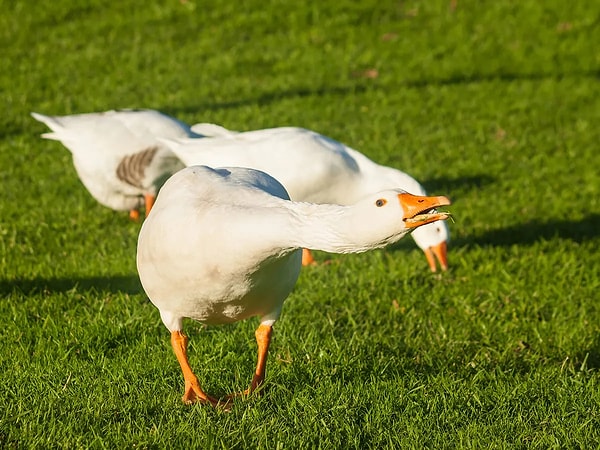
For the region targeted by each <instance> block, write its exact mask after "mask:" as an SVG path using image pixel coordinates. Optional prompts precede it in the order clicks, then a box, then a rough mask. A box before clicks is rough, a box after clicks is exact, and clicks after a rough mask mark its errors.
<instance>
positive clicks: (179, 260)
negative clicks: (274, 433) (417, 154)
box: [137, 166, 450, 406]
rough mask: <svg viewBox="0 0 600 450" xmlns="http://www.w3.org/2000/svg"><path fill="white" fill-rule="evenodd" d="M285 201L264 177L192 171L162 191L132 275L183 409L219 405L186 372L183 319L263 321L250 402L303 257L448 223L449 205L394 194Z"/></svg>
mask: <svg viewBox="0 0 600 450" xmlns="http://www.w3.org/2000/svg"><path fill="white" fill-rule="evenodd" d="M288 198H289V197H288V195H287V193H286V191H285V189H284V188H283V186H282V185H281V184H280V183H279V182H278V181H276V180H275V179H274V178H272V177H271V176H269V175H267V174H266V173H264V172H260V171H256V170H252V169H247V168H221V169H211V168H208V167H205V166H192V167H189V168H187V169H184V170H182V171H180V172H178V173H176V174H175V175H173V176H172V177H171V178H170V179H169V180H168V181H167V182H166V183H165V185H164V186H163V188H162V189H161V191H160V193H159V194H158V198H157V200H156V204H155V205H154V208H153V209H152V211H151V213H150V215H149V216H148V217H147V219H146V220H145V222H144V224H143V225H142V228H141V230H140V235H139V239H138V248H137V267H138V272H139V276H140V280H141V282H142V285H143V287H144V290H145V291H146V293H147V295H148V297H149V298H150V300H151V301H152V303H153V304H154V305H155V306H156V307H157V308H158V309H159V311H160V316H161V319H162V321H163V323H164V324H165V326H166V327H167V328H168V329H169V331H170V332H171V344H172V346H173V350H174V352H175V355H176V357H177V359H178V361H179V363H180V365H181V369H182V372H183V376H184V380H185V393H184V395H183V401H184V402H186V403H189V402H203V403H210V404H212V405H218V404H219V403H220V400H218V399H217V398H215V397H212V396H210V395H208V394H207V393H205V392H204V391H203V390H202V388H201V387H200V383H199V381H198V378H197V377H196V376H195V375H194V372H193V371H192V369H191V367H190V364H189V362H188V358H187V337H186V336H185V335H184V334H183V332H182V326H183V323H182V322H183V319H184V318H192V319H195V320H199V321H203V322H205V323H208V324H223V323H230V322H235V321H239V320H243V319H246V318H249V317H253V316H258V317H259V318H260V326H259V327H258V329H257V330H256V340H257V344H258V361H257V366H256V371H255V374H254V377H253V379H252V382H251V384H250V387H249V388H248V389H247V390H246V391H245V393H249V392H252V391H253V390H254V389H256V388H257V387H258V386H259V385H260V384H261V383H262V382H263V380H264V377H265V367H266V360H267V352H268V348H269V343H270V341H271V333H272V325H273V323H274V322H275V321H276V320H277V319H278V318H279V315H280V313H281V309H282V305H283V302H284V300H285V298H286V297H287V296H288V295H289V293H290V292H291V290H292V288H293V287H294V285H295V283H296V280H297V278H298V274H299V272H300V267H301V250H300V249H301V248H315V249H319V250H324V251H327V252H333V253H356V252H364V251H367V250H370V249H373V248H378V247H383V246H385V245H388V244H391V243H393V242H396V241H398V240H399V239H401V238H402V237H403V236H405V235H406V234H407V233H408V232H409V231H410V230H412V229H414V228H416V227H419V226H420V225H424V224H427V223H431V222H433V221H437V220H441V219H446V218H447V217H448V214H447V213H437V212H435V211H434V212H432V211H431V210H432V208H435V207H438V206H441V205H448V204H450V202H449V200H448V199H447V198H446V197H422V196H414V195H412V194H408V193H406V192H404V191H402V190H399V189H396V190H386V191H383V192H380V193H377V194H374V195H373V194H371V196H369V197H367V198H365V199H363V200H361V201H360V202H359V203H357V204H355V205H352V206H340V205H329V204H312V203H299V202H292V201H289V200H288ZM231 397H232V396H229V397H228V399H230V398H231ZM228 399H226V400H224V401H222V402H224V404H225V406H227V403H228V402H229V400H228Z"/></svg>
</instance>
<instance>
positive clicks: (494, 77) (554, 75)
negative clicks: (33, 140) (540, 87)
mask: <svg viewBox="0 0 600 450" xmlns="http://www.w3.org/2000/svg"><path fill="white" fill-rule="evenodd" d="M564 77H578V78H594V79H596V78H598V77H600V73H599V72H598V71H593V70H590V71H573V72H564V73H563V72H548V73H544V72H539V73H509V72H499V73H489V74H485V73H482V74H474V75H460V74H459V75H452V76H448V77H445V78H435V77H430V78H427V79H417V80H400V81H398V82H378V81H376V80H375V81H374V80H367V81H365V80H362V79H355V82H354V84H348V85H346V86H304V87H301V86H299V87H296V88H292V89H287V90H284V89H282V90H275V91H272V92H266V93H263V94H262V95H258V96H256V97H250V98H245V99H236V100H230V101H227V100H226V101H220V102H210V101H208V102H203V103H200V104H195V105H181V106H180V107H173V106H172V105H169V106H166V105H165V106H164V109H161V111H164V112H165V113H167V114H171V115H174V116H175V117H177V114H178V113H186V114H190V113H193V114H196V113H199V112H203V111H215V110H220V109H231V108H239V107H242V106H250V105H256V106H268V105H270V104H272V103H276V102H279V101H282V100H286V99H290V98H304V97H323V96H342V97H343V96H345V95H348V94H357V93H358V94H362V93H365V92H367V91H391V90H395V89H399V88H404V89H406V88H409V89H424V88H429V87H432V86H434V87H437V86H457V85H467V84H478V83H487V82H492V81H499V82H503V83H512V82H516V81H540V80H546V79H561V78H564Z"/></svg>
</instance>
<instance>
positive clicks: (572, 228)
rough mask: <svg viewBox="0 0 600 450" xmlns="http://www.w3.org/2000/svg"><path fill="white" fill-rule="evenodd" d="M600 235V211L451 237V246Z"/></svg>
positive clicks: (578, 240)
mask: <svg viewBox="0 0 600 450" xmlns="http://www.w3.org/2000/svg"><path fill="white" fill-rule="evenodd" d="M598 237H600V214H597V213H594V214H590V215H588V216H586V217H584V218H583V219H580V220H550V221H547V222H543V221H540V220H532V221H530V222H527V223H521V224H518V225H514V226H510V227H507V228H502V229H495V230H490V231H487V232H485V233H483V234H481V235H478V236H473V237H469V236H467V237H462V238H457V239H454V240H452V241H451V242H452V245H456V246H463V245H477V246H481V247H488V246H492V247H505V246H511V245H531V244H534V243H536V242H539V241H541V240H552V239H561V240H570V241H573V242H576V243H583V242H586V241H589V240H593V239H597V238H598Z"/></svg>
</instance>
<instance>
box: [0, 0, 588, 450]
mask: <svg viewBox="0 0 600 450" xmlns="http://www.w3.org/2000/svg"><path fill="white" fill-rule="evenodd" d="M0 5H1V6H2V11H3V13H2V15H0V44H1V48H2V61H3V63H4V64H3V69H2V70H1V71H0V100H1V104H2V105H3V114H2V115H0V183H1V184H0V186H1V188H0V338H1V341H2V344H3V345H2V347H1V348H0V370H1V371H2V374H3V376H2V377H1V378H0V447H2V448H69V449H72V448H134V447H135V448H269V449H271V448H272V449H276V448H277V449H280V448H281V449H287V448H357V449H358V448H360V449H364V448H543V449H546V448H597V447H598V446H599V445H600V296H599V294H598V292H600V252H599V251H598V249H599V248H600V200H599V199H600V179H599V173H600V172H599V170H600V151H599V150H600V148H599V147H600V126H599V124H600V50H599V47H598V43H599V42H600V26H599V25H600V4H597V3H595V2H584V1H574V2H562V1H558V0H548V1H543V2H542V1H536V0H513V1H508V0H507V1H497V2H492V1H480V2H475V1H462V0H458V1H457V2H456V4H454V3H453V2H451V1H450V0H434V1H430V2H420V1H416V0H412V1H402V2H400V1H375V0H366V1H362V2H353V1H350V0H338V1H335V2H333V1H324V2H320V3H319V2H313V3H311V2H308V3H306V2H288V1H281V0H279V1H277V0H267V1H265V0H263V1H258V0H249V1H245V2H220V1H215V0H210V1H204V2H200V1H192V0H170V1H167V0H163V1H158V2H145V3H140V2H135V1H132V0H123V1H120V2H101V1H98V0H91V1H88V2H81V1H75V0H56V1H54V2H38V3H36V4H35V6H34V5H33V4H32V3H31V2H25V1H19V0H16V1H10V2H9V1H7V0H0ZM118 108H153V109H158V110H161V111H163V112H165V113H168V114H170V115H173V116H175V117H177V118H178V119H180V120H183V121H185V122H188V123H196V122H214V123H218V124H221V125H224V126H226V127H228V128H232V129H238V130H250V129H257V128H265V127H274V126H284V125H295V126H302V127H306V128H310V129H313V130H316V131H319V132H321V133H323V134H325V135H328V136H331V137H333V138H335V139H338V140H340V141H342V142H344V143H346V144H348V145H350V146H351V147H353V148H356V149H358V150H360V151H362V152H363V153H365V154H366V155H368V156H369V157H371V158H372V159H374V160H376V161H378V162H380V163H384V164H386V165H390V166H393V167H397V168H400V169H402V170H404V171H406V172H408V173H410V174H411V175H413V176H414V177H415V178H417V179H419V180H420V181H421V182H422V183H423V184H424V186H425V187H426V188H427V189H428V191H429V192H430V193H431V194H436V195H438V194H439V195H441V194H443V195H447V196H449V197H450V198H452V199H453V205H452V206H451V207H449V208H448V209H449V210H450V211H452V213H453V215H454V218H455V222H454V223H450V229H451V233H452V240H451V243H450V248H449V263H450V270H449V271H448V272H445V273H440V274H433V273H430V272H429V271H428V268H427V263H426V261H425V258H424V257H423V255H422V253H421V252H420V251H419V250H418V249H417V247H416V246H415V245H414V244H413V243H412V241H411V240H410V239H409V238H407V239H405V240H403V241H402V242H400V243H399V244H397V245H395V246H393V247H391V248H388V249H384V250H377V251H373V252H368V253H364V254H360V255H346V256H338V255H328V254H325V253H317V254H316V258H317V259H318V261H319V262H321V263H322V262H325V261H330V263H329V264H319V265H318V266H316V267H308V268H305V269H303V271H302V273H301V276H300V280H299V282H298V284H297V286H296V288H295V290H294V292H293V293H292V294H291V296H290V297H289V299H288V301H287V302H286V304H285V306H284V310H283V315H282V318H281V320H280V321H279V322H278V323H277V324H276V325H275V332H274V341H273V343H272V346H271V352H270V355H269V363H268V368H267V379H266V385H265V388H264V389H263V391H262V395H261V396H258V395H254V396H252V397H251V398H248V399H243V400H242V399H240V400H239V401H236V403H235V405H234V406H233V409H232V411H231V412H230V413H224V412H221V411H217V410H214V409H211V408H208V407H206V406H202V405H194V406H186V405H183V404H182V403H181V401H180V398H181V395H182V393H183V380H182V377H181V372H180V369H179V366H178V364H177V361H176V359H175V357H174V355H173V352H172V350H171V348H170V344H169V334H168V331H167V329H166V328H165V327H164V326H163V325H162V323H161V321H160V317H159V314H158V311H157V310H156V308H155V307H154V306H153V305H152V304H151V303H150V302H149V301H148V299H147V298H146V296H145V294H144V293H143V291H142V289H141V286H140V283H139V280H138V278H137V274H136V268H135V249H136V240H137V234H138V232H139V228H140V224H139V223H134V222H131V221H129V219H128V217H127V214H126V213H117V212H114V211H111V210H109V209H106V208H104V207H102V206H101V205H99V204H97V203H96V202H95V201H94V200H93V199H92V197H91V196H90V195H89V194H88V193H87V191H85V189H84V188H83V186H82V185H81V183H80V181H79V180H78V178H77V175H76V173H75V170H74V168H73V166H72V163H71V159H70V155H69V153H68V152H67V151H66V149H65V148H64V147H62V146H61V145H60V144H59V143H56V142H51V141H45V140H42V139H40V137H39V135H40V134H41V133H43V132H45V131H47V130H46V129H45V128H44V126H43V125H42V124H40V123H38V122H36V121H34V120H33V119H32V118H31V117H30V115H29V113H30V112H31V111H37V112H40V113H44V114H57V115H58V114H74V113H82V112H92V111H102V110H107V109H118ZM299 170H310V168H309V167H306V168H299ZM257 324H258V321H256V320H249V321H246V322H242V323H238V324H236V325H232V326H226V327H204V326H202V325H201V324H198V323H194V322H191V321H190V322H187V323H186V333H187V334H188V335H189V336H190V338H191V340H190V359H191V364H192V366H193V367H194V368H195V370H196V372H197V374H198V376H199V378H200V380H201V382H202V383H203V386H205V387H206V388H207V390H208V391H209V392H211V393H213V394H215V395H218V394H224V393H227V392H231V391H235V390H240V389H242V388H244V387H246V386H247V384H248V383H249V382H250V379H251V374H252V371H253V368H254V364H255V353H256V348H255V347H256V344H255V342H254V329H255V328H256V326H257Z"/></svg>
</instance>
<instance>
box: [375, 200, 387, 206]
mask: <svg viewBox="0 0 600 450" xmlns="http://www.w3.org/2000/svg"><path fill="white" fill-rule="evenodd" d="M385 203H386V201H385V199H383V198H380V199H379V200H377V201H376V202H375V206H377V207H378V208H381V207H382V206H383V205H385Z"/></svg>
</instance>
